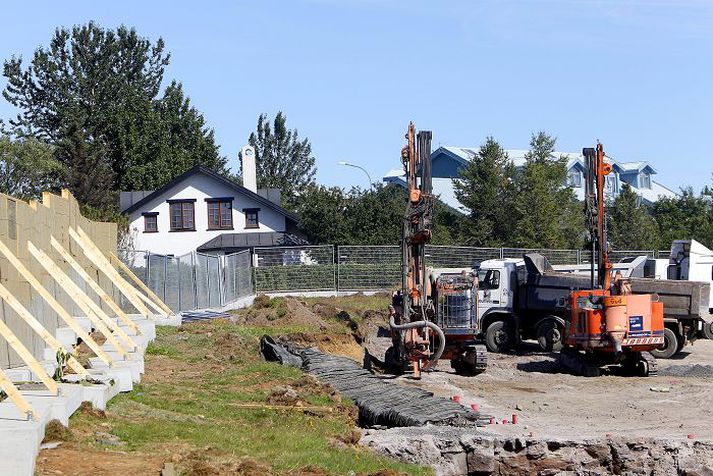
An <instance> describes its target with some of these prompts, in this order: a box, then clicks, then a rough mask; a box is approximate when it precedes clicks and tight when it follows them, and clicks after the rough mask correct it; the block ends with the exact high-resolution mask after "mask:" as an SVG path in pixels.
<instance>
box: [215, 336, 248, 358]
mask: <svg viewBox="0 0 713 476" xmlns="http://www.w3.org/2000/svg"><path fill="white" fill-rule="evenodd" d="M213 343H214V346H213V355H214V356H215V358H217V359H219V360H235V359H237V358H238V356H239V355H240V354H241V353H244V352H245V347H246V345H247V344H246V342H245V340H244V339H243V338H242V337H240V336H239V335H237V334H234V333H224V334H223V333H221V334H218V335H217V336H215V338H214V339H213Z"/></svg>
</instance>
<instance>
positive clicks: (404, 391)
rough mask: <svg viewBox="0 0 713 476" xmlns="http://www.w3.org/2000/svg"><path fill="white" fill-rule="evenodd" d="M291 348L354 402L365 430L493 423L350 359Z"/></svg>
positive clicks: (317, 374) (308, 367)
mask: <svg viewBox="0 0 713 476" xmlns="http://www.w3.org/2000/svg"><path fill="white" fill-rule="evenodd" d="M277 345H279V344H277ZM288 348H289V351H290V353H293V355H295V354H296V355H299V357H300V358H301V359H302V362H303V364H302V369H303V370H304V371H306V372H308V373H310V374H312V375H314V376H315V377H317V378H319V379H320V380H322V381H323V382H325V383H328V384H329V385H331V386H332V387H334V388H335V389H336V390H338V391H339V392H340V393H341V394H342V395H344V396H346V397H349V398H351V399H352V400H353V401H354V403H355V404H356V405H357V407H358V408H359V420H360V423H361V424H362V426H375V425H381V426H422V425H425V424H427V423H430V424H433V425H449V426H477V425H484V424H487V423H488V422H489V421H490V417H489V416H486V415H483V414H481V413H479V412H474V411H472V410H470V409H468V408H466V407H464V406H462V405H460V404H458V403H455V402H452V401H451V400H447V399H445V398H441V397H436V396H434V395H433V394H432V393H431V392H427V391H425V390H422V389H420V388H416V387H406V386H403V385H399V384H398V383H395V382H392V381H389V380H385V379H384V378H380V377H379V376H376V375H373V374H372V373H370V372H369V371H368V370H365V369H363V368H361V367H360V366H359V365H358V364H357V363H356V362H354V361H353V360H351V359H348V358H346V357H339V356H335V355H328V354H323V353H321V352H320V351H319V350H317V349H313V348H312V349H297V348H294V347H291V346H288ZM283 349H285V350H287V348H285V347H283ZM266 358H267V356H266Z"/></svg>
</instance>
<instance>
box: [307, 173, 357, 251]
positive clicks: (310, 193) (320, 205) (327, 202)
mask: <svg viewBox="0 0 713 476" xmlns="http://www.w3.org/2000/svg"><path fill="white" fill-rule="evenodd" d="M347 202H348V199H347V197H346V196H345V194H344V191H343V190H342V189H341V188H339V187H325V186H324V185H310V186H308V187H307V188H305V190H304V191H303V193H302V194H301V195H300V196H299V197H298V198H297V200H296V202H295V206H294V209H295V212H296V213H297V215H298V216H299V217H300V221H299V228H300V231H301V232H302V233H303V234H304V235H305V237H306V238H307V240H308V241H309V242H310V243H312V244H344V243H347V242H350V241H351V237H350V230H349V228H348V224H347V220H346V219H345V217H346V212H347V208H348V207H347Z"/></svg>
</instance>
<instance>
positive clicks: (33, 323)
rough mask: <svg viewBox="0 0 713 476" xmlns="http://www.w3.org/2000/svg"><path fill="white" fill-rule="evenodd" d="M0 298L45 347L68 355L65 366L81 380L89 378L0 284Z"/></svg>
mask: <svg viewBox="0 0 713 476" xmlns="http://www.w3.org/2000/svg"><path fill="white" fill-rule="evenodd" d="M0 298H1V299H3V300H4V301H5V302H6V303H8V305H9V306H10V307H12V309H13V310H14V311H15V312H16V313H17V314H18V315H19V316H20V317H22V318H23V319H24V320H25V322H26V323H27V324H28V325H29V326H30V327H31V328H32V329H33V330H34V331H35V332H36V333H37V334H38V335H39V336H40V337H42V340H44V342H45V343H46V344H47V346H48V347H49V348H50V349H52V350H53V351H54V353H55V354H57V353H58V352H64V353H66V354H68V355H69V359H68V360H67V364H68V365H69V366H70V367H71V368H72V370H74V371H75V372H77V375H79V376H81V377H82V378H86V377H88V376H89V372H87V369H85V368H84V367H82V364H80V363H79V361H78V360H77V359H75V358H74V356H72V354H71V353H70V351H69V349H65V348H64V347H63V346H62V344H61V343H60V342H59V341H58V340H57V339H56V338H55V337H54V336H53V335H52V334H51V333H50V332H49V331H47V329H45V327H44V326H43V325H42V323H40V321H38V320H37V319H36V318H35V316H33V315H32V314H31V313H30V311H28V310H27V308H25V306H23V305H22V303H20V301H18V300H17V298H16V297H15V296H13V295H12V293H10V291H8V289H7V288H6V287H5V286H3V285H2V284H0Z"/></svg>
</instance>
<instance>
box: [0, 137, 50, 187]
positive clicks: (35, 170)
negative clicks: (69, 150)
mask: <svg viewBox="0 0 713 476" xmlns="http://www.w3.org/2000/svg"><path fill="white" fill-rule="evenodd" d="M61 175H62V167H61V165H60V164H59V162H57V161H56V160H55V159H54V148H53V147H52V146H50V145H48V144H46V143H45V142H42V141H40V140H38V139H34V138H31V137H30V138H24V139H22V138H21V139H15V140H13V139H12V138H11V137H10V135H9V134H3V135H0V192H1V193H4V194H6V195H12V196H14V197H18V198H21V199H23V200H29V199H31V198H35V199H37V198H40V197H41V195H42V192H43V191H45V190H51V189H54V188H57V187H58V186H59V185H60V183H61Z"/></svg>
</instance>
